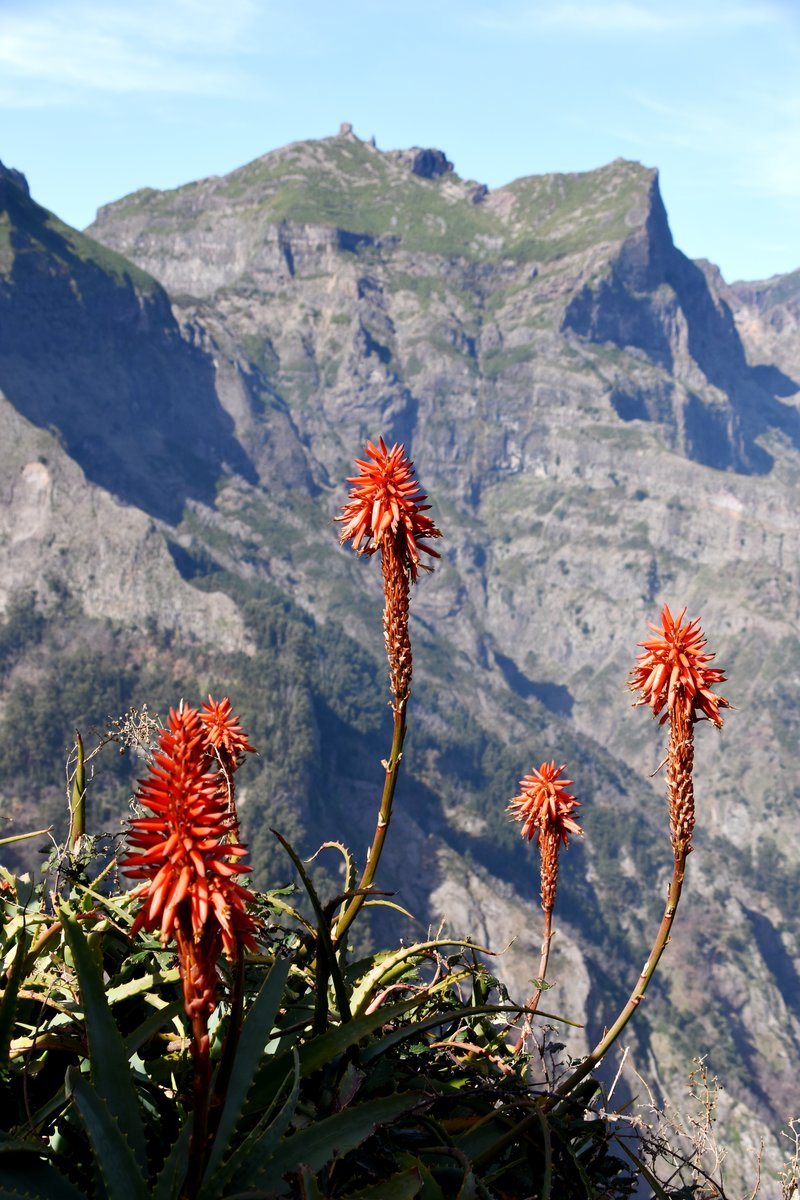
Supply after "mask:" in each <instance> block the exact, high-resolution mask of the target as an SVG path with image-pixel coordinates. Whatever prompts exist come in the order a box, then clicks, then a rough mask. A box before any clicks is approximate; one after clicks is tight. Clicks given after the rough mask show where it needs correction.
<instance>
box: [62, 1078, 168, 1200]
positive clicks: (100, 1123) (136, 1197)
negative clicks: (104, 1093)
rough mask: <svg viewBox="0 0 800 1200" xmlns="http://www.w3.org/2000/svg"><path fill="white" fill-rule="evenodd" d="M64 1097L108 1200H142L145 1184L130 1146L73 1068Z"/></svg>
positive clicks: (98, 1097)
mask: <svg viewBox="0 0 800 1200" xmlns="http://www.w3.org/2000/svg"><path fill="white" fill-rule="evenodd" d="M67 1094H68V1096H69V1097H70V1098H71V1100H72V1102H73V1104H74V1105H75V1107H76V1109H77V1110H78V1113H79V1114H80V1117H81V1120H82V1121H83V1124H84V1126H85V1128H86V1132H87V1134H88V1135H89V1141H90V1142H91V1144H92V1150H93V1151H94V1158H95V1162H96V1163H97V1166H98V1168H99V1170H100V1174H101V1175H102V1176H103V1183H104V1184H105V1187H106V1192H107V1193H108V1200H142V1196H146V1195H147V1193H148V1188H147V1183H146V1181H145V1178H144V1174H143V1172H142V1171H141V1169H140V1167H139V1164H138V1163H137V1161H136V1158H135V1156H134V1152H133V1149H132V1148H131V1145H130V1142H129V1141H128V1139H127V1138H126V1137H125V1135H124V1133H123V1132H122V1130H121V1129H120V1127H119V1125H118V1124H117V1120H116V1118H115V1116H114V1115H113V1114H112V1112H111V1110H110V1108H109V1107H108V1105H107V1103H106V1102H105V1101H104V1100H103V1099H102V1097H101V1096H100V1094H99V1093H98V1092H97V1091H96V1089H95V1088H93V1087H92V1085H91V1084H90V1083H89V1082H88V1080H86V1079H84V1078H83V1076H82V1075H79V1074H78V1072H77V1071H76V1070H75V1069H74V1068H73V1067H70V1068H69V1070H68V1071H67Z"/></svg>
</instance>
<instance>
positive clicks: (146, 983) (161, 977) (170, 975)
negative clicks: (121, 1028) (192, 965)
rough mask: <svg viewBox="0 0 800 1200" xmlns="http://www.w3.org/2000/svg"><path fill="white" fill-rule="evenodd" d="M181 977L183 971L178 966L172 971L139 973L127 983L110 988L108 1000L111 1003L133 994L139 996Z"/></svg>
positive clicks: (127, 998)
mask: <svg viewBox="0 0 800 1200" xmlns="http://www.w3.org/2000/svg"><path fill="white" fill-rule="evenodd" d="M180 977H181V973H180V971H179V970H178V968H177V967H175V968H174V970H171V971H153V972H149V973H148V974H147V975H137V976H135V977H134V978H133V979H129V980H128V981H127V983H118V984H117V985H116V987H112V988H109V989H108V991H107V992H106V1000H107V1001H108V1003H109V1004H116V1003H117V1002H118V1001H120V1000H129V999H130V998H131V996H138V995H139V993H140V992H152V991H153V989H154V988H155V987H157V986H158V985H159V984H163V983H177V981H178V980H179V979H180Z"/></svg>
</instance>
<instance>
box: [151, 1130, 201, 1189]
mask: <svg viewBox="0 0 800 1200" xmlns="http://www.w3.org/2000/svg"><path fill="white" fill-rule="evenodd" d="M191 1136H192V1118H191V1117H189V1119H188V1121H186V1122H184V1124H183V1126H182V1127H181V1131H180V1133H179V1134H178V1136H177V1138H176V1139H175V1142H174V1144H173V1146H172V1149H171V1150H170V1152H169V1154H168V1155H167V1159H166V1162H165V1163H164V1165H163V1167H162V1168H161V1171H160V1172H159V1175H158V1179H157V1180H156V1185H155V1188H154V1189H153V1194H152V1196H151V1200H175V1197H176V1196H178V1195H179V1193H180V1189H181V1184H182V1183H183V1181H184V1179H185V1178H186V1170H187V1167H188V1165H189V1142H190V1140H191Z"/></svg>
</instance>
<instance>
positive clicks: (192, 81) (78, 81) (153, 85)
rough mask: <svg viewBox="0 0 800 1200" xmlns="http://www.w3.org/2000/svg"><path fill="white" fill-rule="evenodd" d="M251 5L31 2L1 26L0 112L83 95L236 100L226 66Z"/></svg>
mask: <svg viewBox="0 0 800 1200" xmlns="http://www.w3.org/2000/svg"><path fill="white" fill-rule="evenodd" d="M254 12H255V9H254V3H253V0H225V2H223V0H171V2H166V0H161V2H159V0H139V2H138V3H137V4H136V5H135V6H134V5H130V6H129V5H124V6H123V5H120V6H116V5H115V6H111V5H109V4H108V3H103V2H98V0H82V2H81V0H66V2H62V3H52V2H49V3H36V2H35V0H34V2H33V3H29V4H28V5H26V6H25V7H23V8H20V9H19V10H17V11H16V12H14V11H12V12H10V13H9V12H7V13H6V14H5V15H4V17H3V22H2V25H1V26H0V72H2V76H3V82H2V86H1V87H0V103H2V104H3V105H4V106H6V107H19V108H34V107H40V106H41V107H44V106H45V105H47V104H53V103H56V104H59V103H67V102H68V101H69V100H70V99H71V98H73V97H74V96H76V95H79V94H80V93H84V92H86V91H90V92H108V93H136V92H148V93H152V92H162V93H189V94H191V93H203V94H206V95H208V94H224V93H228V92H235V91H236V90H237V89H238V87H239V86H240V84H239V78H238V76H237V73H236V72H235V71H233V70H232V69H231V67H230V66H229V65H227V64H226V62H225V58H226V56H229V55H230V53H231V52H232V51H234V50H236V49H238V48H239V47H240V45H241V44H242V43H244V42H245V37H246V33H247V28H248V25H249V23H250V21H251V20H252V18H253V15H254Z"/></svg>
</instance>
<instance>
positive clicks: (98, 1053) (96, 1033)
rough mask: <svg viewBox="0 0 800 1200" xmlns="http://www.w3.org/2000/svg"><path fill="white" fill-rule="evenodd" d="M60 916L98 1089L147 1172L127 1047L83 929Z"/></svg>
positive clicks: (136, 1157) (94, 1082) (143, 1169)
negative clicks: (113, 1014)
mask: <svg viewBox="0 0 800 1200" xmlns="http://www.w3.org/2000/svg"><path fill="white" fill-rule="evenodd" d="M60 916H61V922H62V925H63V927H64V933H65V935H66V938H67V941H68V943H69V947H70V949H71V951H72V957H73V959H74V961H75V969H76V971H77V973H78V981H79V983H80V989H81V1002H82V1005H83V1011H84V1016H85V1019H86V1032H87V1034H88V1038H89V1061H90V1065H91V1070H92V1082H93V1084H94V1088H95V1089H96V1092H97V1095H98V1096H99V1098H100V1099H101V1100H102V1102H103V1103H104V1104H105V1105H106V1106H107V1108H108V1112H109V1114H110V1115H111V1116H112V1117H113V1118H114V1120H115V1122H116V1124H117V1125H118V1127H119V1129H120V1130H121V1132H122V1134H124V1136H125V1138H126V1139H127V1144H129V1145H130V1147H131V1150H132V1153H133V1157H134V1159H135V1162H136V1163H137V1164H138V1166H139V1168H140V1170H141V1171H146V1170H147V1150H146V1146H145V1135H144V1124H143V1122H142V1114H141V1112H140V1109H139V1101H138V1098H137V1096H136V1088H135V1087H134V1083H133V1079H132V1078H131V1073H130V1066H129V1064H128V1051H127V1047H126V1045H125V1042H124V1041H123V1039H122V1035H121V1034H120V1032H119V1030H118V1029H117V1026H116V1024H115V1022H114V1018H113V1017H112V1015H111V1009H110V1008H109V1006H108V1001H107V1000H106V995H105V989H104V987H103V980H102V977H101V974H100V971H99V970H98V968H97V965H96V963H95V961H94V958H93V957H92V953H91V951H90V949H89V945H88V943H87V941H86V938H85V937H84V936H83V932H82V930H81V928H80V926H79V925H78V923H77V921H73V920H72V918H71V917H70V916H69V914H68V913H67V912H66V911H64V910H63V909H62V910H61V911H60Z"/></svg>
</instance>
